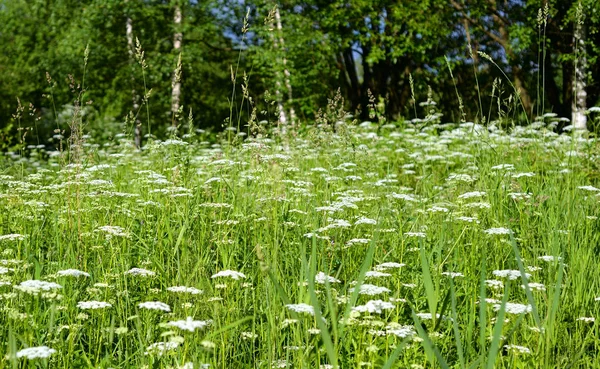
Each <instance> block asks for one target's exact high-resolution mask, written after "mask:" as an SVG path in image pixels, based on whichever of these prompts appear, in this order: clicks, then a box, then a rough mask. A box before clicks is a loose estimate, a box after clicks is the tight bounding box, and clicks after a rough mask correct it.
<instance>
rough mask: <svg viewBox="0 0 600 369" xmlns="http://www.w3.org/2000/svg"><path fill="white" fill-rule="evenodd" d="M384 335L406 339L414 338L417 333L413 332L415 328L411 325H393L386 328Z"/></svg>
mask: <svg viewBox="0 0 600 369" xmlns="http://www.w3.org/2000/svg"><path fill="white" fill-rule="evenodd" d="M386 333H387V334H393V335H394V336H397V337H400V338H406V337H411V336H414V335H415V334H417V332H416V331H415V328H414V327H413V326H412V325H403V326H401V325H394V324H390V325H389V326H388V327H386Z"/></svg>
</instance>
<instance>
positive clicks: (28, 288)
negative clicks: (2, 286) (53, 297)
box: [15, 279, 62, 293]
mask: <svg viewBox="0 0 600 369" xmlns="http://www.w3.org/2000/svg"><path fill="white" fill-rule="evenodd" d="M59 288H62V286H61V285H60V284H58V283H54V282H46V281H38V280H35V279H33V280H28V281H24V282H21V283H20V284H19V285H18V286H15V289H17V290H20V291H23V292H27V293H38V292H41V291H50V290H54V289H59Z"/></svg>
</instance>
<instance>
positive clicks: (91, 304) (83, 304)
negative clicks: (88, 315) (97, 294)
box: [77, 301, 112, 310]
mask: <svg viewBox="0 0 600 369" xmlns="http://www.w3.org/2000/svg"><path fill="white" fill-rule="evenodd" d="M111 306H112V304H109V303H108V302H104V301H79V302H78V303H77V307H78V308H80V309H82V310H95V309H104V308H109V307H111Z"/></svg>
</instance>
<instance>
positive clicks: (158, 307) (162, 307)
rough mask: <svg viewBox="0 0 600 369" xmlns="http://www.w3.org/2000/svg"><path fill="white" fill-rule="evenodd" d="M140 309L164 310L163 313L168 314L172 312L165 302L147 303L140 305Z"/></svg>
mask: <svg viewBox="0 0 600 369" xmlns="http://www.w3.org/2000/svg"><path fill="white" fill-rule="evenodd" d="M138 307H139V308H140V309H147V310H162V311H166V312H167V313H168V312H170V311H171V307H170V306H169V305H167V304H165V303H164V302H160V301H146V302H142V303H139V304H138Z"/></svg>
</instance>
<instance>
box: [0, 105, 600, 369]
mask: <svg viewBox="0 0 600 369" xmlns="http://www.w3.org/2000/svg"><path fill="white" fill-rule="evenodd" d="M556 125H557V119H556V118H554V117H553V116H552V115H546V116H544V117H539V118H538V119H537V120H536V121H534V122H533V123H532V124H530V125H528V126H525V127H519V126H516V127H503V128H500V126H499V125H497V126H495V125H493V124H490V125H488V126H485V127H484V126H480V125H477V124H473V123H463V124H436V123H430V124H426V122H425V123H423V122H420V121H414V122H404V123H401V124H400V123H399V124H397V125H393V124H388V125H383V126H377V125H376V124H373V123H369V122H364V123H362V124H355V123H352V122H350V121H347V122H345V123H338V124H336V125H335V129H333V125H328V126H322V127H317V126H314V127H306V128H304V129H302V130H301V131H299V132H296V131H294V132H292V131H290V132H287V133H285V134H278V135H275V134H274V135H266V134H265V135H262V136H260V137H256V136H255V137H244V138H243V139H242V138H240V139H237V140H231V139H228V138H227V136H226V135H225V136H223V138H220V139H218V138H214V137H212V138H207V137H203V136H197V135H193V134H192V135H185V136H183V138H181V139H179V138H176V137H174V138H172V139H169V140H166V141H153V142H148V143H147V145H146V146H145V147H144V149H143V150H142V151H138V150H136V149H135V148H134V147H133V145H132V144H131V141H130V139H129V138H126V137H125V138H121V139H114V140H112V141H110V142H108V143H102V144H94V141H93V140H92V139H91V138H89V139H88V140H87V141H85V142H82V145H80V147H79V154H78V155H75V156H74V155H73V153H72V152H71V156H69V152H68V151H65V152H60V151H53V152H49V151H45V150H44V149H40V148H36V147H35V146H33V147H31V148H30V149H29V150H27V151H23V152H14V153H11V154H10V155H6V156H5V157H4V158H3V159H2V162H1V163H2V164H1V165H2V166H1V172H0V254H1V255H0V258H1V260H0V300H1V303H0V306H1V310H0V341H1V342H2V345H0V367H2V368H4V367H6V368H36V367H38V368H223V369H225V368H386V369H388V368H434V367H441V368H490V369H491V368H597V367H600V360H599V359H598V356H599V355H598V350H599V349H600V341H599V340H600V337H599V335H598V328H599V327H598V322H600V320H598V321H596V320H595V319H596V318H600V316H599V314H600V297H598V296H600V268H599V267H598V254H599V243H598V242H599V239H600V223H599V220H598V218H597V217H598V215H599V207H598V201H599V198H598V196H597V195H598V194H600V189H598V188H596V187H595V186H598V181H599V174H600V172H599V170H598V169H599V168H598V162H599V161H598V159H599V158H600V146H599V145H598V141H597V140H596V139H595V138H593V137H592V136H589V137H588V136H587V135H582V134H578V133H575V132H566V133H563V134H557V133H555V132H556V129H555V128H556ZM230 133H231V132H230ZM230 136H231V135H230ZM229 138H231V137H229Z"/></svg>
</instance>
